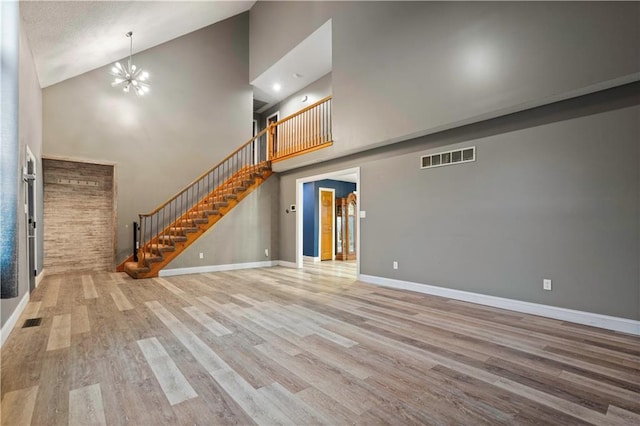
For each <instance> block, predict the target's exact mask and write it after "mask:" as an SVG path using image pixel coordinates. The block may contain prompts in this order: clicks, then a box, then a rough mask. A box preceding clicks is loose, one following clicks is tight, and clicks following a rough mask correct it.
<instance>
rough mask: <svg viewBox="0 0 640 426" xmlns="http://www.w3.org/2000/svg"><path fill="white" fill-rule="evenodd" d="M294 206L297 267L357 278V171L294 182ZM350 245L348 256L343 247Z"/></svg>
mask: <svg viewBox="0 0 640 426" xmlns="http://www.w3.org/2000/svg"><path fill="white" fill-rule="evenodd" d="M347 200H350V201H352V203H351V204H349V203H348V202H347ZM355 200H357V202H356V201H355ZM296 205H297V209H296V267H297V268H304V269H305V271H309V272H322V273H325V272H326V273H330V274H333V275H337V276H352V277H353V278H357V276H358V275H359V274H360V256H359V253H360V168H359V167H355V168H351V169H345V170H338V171H335V172H329V173H323V174H319V175H314V176H308V177H304V178H300V179H297V180H296ZM349 206H351V207H349ZM349 212H350V213H351V216H350V217H349ZM347 223H349V224H350V226H349V229H347ZM349 242H351V245H350V246H347V247H348V252H349V255H348V256H347V253H345V245H348V243H349Z"/></svg>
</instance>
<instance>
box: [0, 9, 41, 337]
mask: <svg viewBox="0 0 640 426" xmlns="http://www.w3.org/2000/svg"><path fill="white" fill-rule="evenodd" d="M18 20H19V18H18ZM18 24H20V22H19V21H18ZM19 26H20V39H19V51H18V58H16V59H17V61H18V67H19V68H18V70H19V79H18V93H19V94H18V97H19V98H18V137H19V141H20V142H19V143H20V149H19V155H20V157H19V161H20V164H21V165H23V164H25V162H26V152H27V151H26V146H27V145H28V146H29V148H30V150H31V152H32V153H33V155H34V156H35V157H36V163H37V171H38V180H37V190H38V193H37V206H36V207H37V215H38V216H37V218H36V223H39V224H40V225H42V223H43V222H42V214H43V204H42V201H43V192H42V161H41V152H42V90H41V89H40V83H39V82H38V76H37V74H36V69H35V64H34V62H33V58H32V55H31V48H30V47H29V41H28V40H27V37H26V34H25V32H24V28H23V26H22V25H19ZM18 195H19V199H18V208H19V214H18V262H19V264H18V274H19V278H18V282H19V290H18V291H19V295H18V297H17V298H14V299H3V300H2V302H1V305H0V311H1V315H0V316H1V321H2V322H1V324H2V326H4V324H5V322H6V321H7V320H8V319H9V317H10V316H11V314H13V312H14V311H15V309H16V307H17V306H18V304H19V303H20V300H22V297H23V296H24V295H25V294H26V293H28V292H29V275H28V274H29V270H28V269H29V268H28V257H27V230H26V223H25V222H26V220H25V215H24V214H23V212H24V210H23V207H22V206H24V202H25V199H24V184H23V183H22V181H20V188H19V189H18ZM37 229H38V228H37ZM43 242H44V234H43V227H42V226H39V229H38V246H37V247H36V250H37V252H38V256H37V261H38V263H37V270H38V272H40V271H41V270H42V260H43V254H44V250H43V246H44V244H43Z"/></svg>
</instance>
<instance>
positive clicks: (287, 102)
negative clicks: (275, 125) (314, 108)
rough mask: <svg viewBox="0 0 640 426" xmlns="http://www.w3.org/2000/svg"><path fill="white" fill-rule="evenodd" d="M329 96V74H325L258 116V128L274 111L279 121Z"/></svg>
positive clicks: (265, 122)
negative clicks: (303, 98)
mask: <svg viewBox="0 0 640 426" xmlns="http://www.w3.org/2000/svg"><path fill="white" fill-rule="evenodd" d="M330 94H331V73H328V74H325V75H323V76H322V77H320V78H319V79H317V80H316V81H314V82H313V83H310V84H309V85H308V86H307V87H305V88H303V89H300V90H298V91H297V92H296V93H294V94H293V95H291V96H289V97H287V98H285V99H283V100H282V101H280V102H278V103H277V104H276V105H274V106H272V107H271V108H269V109H268V110H266V111H265V112H263V113H262V114H258V128H259V129H260V130H262V129H264V128H265V127H266V125H267V117H269V116H270V115H271V114H273V113H275V112H276V111H280V119H281V120H282V119H283V118H285V117H287V116H289V115H291V114H293V113H295V112H298V111H300V110H301V109H303V108H306V107H308V106H309V105H313V104H314V103H316V102H318V101H319V100H320V99H323V98H326V97H327V96H329V95H330ZM303 96H307V97H308V99H307V101H306V102H302V97H303Z"/></svg>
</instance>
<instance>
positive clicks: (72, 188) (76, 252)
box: [43, 159, 115, 274]
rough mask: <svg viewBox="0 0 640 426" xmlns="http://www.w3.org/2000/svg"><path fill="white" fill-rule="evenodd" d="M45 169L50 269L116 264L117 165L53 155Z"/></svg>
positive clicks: (86, 268) (51, 271)
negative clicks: (61, 158) (115, 207)
mask: <svg viewBox="0 0 640 426" xmlns="http://www.w3.org/2000/svg"><path fill="white" fill-rule="evenodd" d="M43 169H44V252H45V256H44V267H45V269H46V270H47V273H48V274H59V273H68V272H88V271H113V270H114V240H115V236H114V235H115V233H114V223H115V220H114V216H115V213H114V199H115V194H114V167H113V166H109V165H102V164H90V163H80V162H74V161H62V160H53V159H44V160H43Z"/></svg>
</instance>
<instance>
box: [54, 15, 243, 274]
mask: <svg viewBox="0 0 640 426" xmlns="http://www.w3.org/2000/svg"><path fill="white" fill-rule="evenodd" d="M248 33H249V15H248V13H244V14H241V15H237V16H234V17H232V18H229V19H227V20H225V21H222V22H219V23H217V24H214V25H211V26H209V27H206V28H203V29H201V30H199V31H196V32H193V33H190V34H187V35H185V36H183V37H180V38H177V39H175V40H172V41H170V42H167V43H165V44H162V45H160V46H157V47H154V48H151V49H149V50H146V51H144V52H141V53H139V54H136V55H134V57H133V63H134V64H136V65H137V66H139V67H142V68H143V69H145V70H148V72H149V73H150V83H151V92H150V94H149V95H148V96H145V97H141V98H136V96H135V95H133V94H125V93H123V92H122V90H117V89H114V88H112V87H111V81H112V80H113V78H112V77H111V76H110V74H109V70H110V68H111V65H109V66H108V67H103V68H99V69H97V70H94V71H91V72H88V73H86V74H83V75H80V76H78V77H75V78H72V79H69V80H66V81H64V82H61V83H58V84H56V85H53V86H50V87H47V88H46V89H44V146H43V153H44V155H46V156H50V157H58V158H60V157H62V158H66V157H71V158H79V159H87V160H93V161H98V162H100V161H108V162H114V163H116V164H117V167H116V172H117V176H116V184H117V194H118V195H117V210H118V223H117V247H118V250H117V251H118V255H117V260H118V261H121V260H122V259H123V258H125V257H126V256H127V255H129V254H130V253H132V241H131V225H130V224H131V222H132V221H134V220H138V214H139V213H145V212H149V211H151V210H153V209H154V208H155V207H156V206H157V205H159V204H160V203H162V202H164V201H165V200H167V199H168V198H169V197H171V196H172V195H173V194H175V193H176V192H178V191H179V190H180V189H182V188H183V187H184V186H185V185H187V184H189V183H190V182H191V181H193V180H194V179H195V178H196V177H197V176H199V175H200V174H201V173H203V172H204V171H206V170H207V169H209V168H210V167H212V166H213V165H215V164H216V163H217V162H218V161H220V160H221V159H223V158H224V157H226V156H227V155H228V154H229V153H231V152H232V151H233V150H234V149H235V148H237V147H239V146H240V145H241V144H243V143H244V142H246V141H247V140H249V138H250V137H251V120H252V112H251V110H252V91H251V88H250V86H249V83H248V82H249V52H248V48H249V45H248V42H249V41H248V37H249V36H248ZM121 42H122V43H126V42H127V40H126V38H125V37H123V38H122V40H121Z"/></svg>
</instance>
